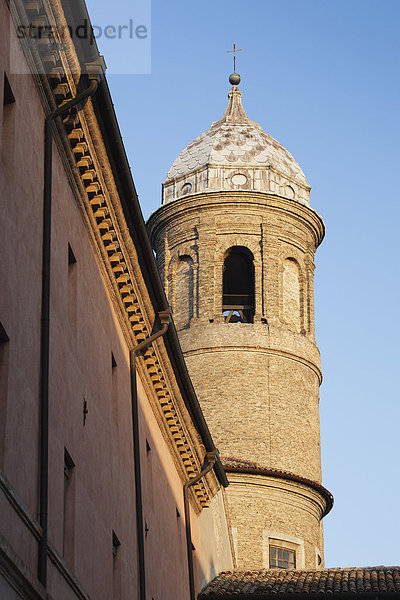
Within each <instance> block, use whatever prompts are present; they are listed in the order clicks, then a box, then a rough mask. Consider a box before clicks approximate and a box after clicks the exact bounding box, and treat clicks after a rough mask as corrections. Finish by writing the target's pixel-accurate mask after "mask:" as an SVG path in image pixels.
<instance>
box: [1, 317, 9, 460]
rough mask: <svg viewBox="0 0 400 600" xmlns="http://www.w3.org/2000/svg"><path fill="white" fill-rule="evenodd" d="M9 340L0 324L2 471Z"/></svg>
mask: <svg viewBox="0 0 400 600" xmlns="http://www.w3.org/2000/svg"><path fill="white" fill-rule="evenodd" d="M9 342H10V339H9V337H8V335H7V333H6V331H5V329H4V327H3V325H2V324H1V323H0V469H2V470H4V454H5V443H6V424H7V403H8V370H9V356H10V344H9Z"/></svg>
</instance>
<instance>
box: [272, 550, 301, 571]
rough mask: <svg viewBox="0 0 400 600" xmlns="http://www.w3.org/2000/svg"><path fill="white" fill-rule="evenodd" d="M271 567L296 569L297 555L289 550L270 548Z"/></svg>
mask: <svg viewBox="0 0 400 600" xmlns="http://www.w3.org/2000/svg"><path fill="white" fill-rule="evenodd" d="M269 566H270V568H271V569H295V568H296V553H295V551H294V550H290V549H289V548H278V547H277V546H270V547H269Z"/></svg>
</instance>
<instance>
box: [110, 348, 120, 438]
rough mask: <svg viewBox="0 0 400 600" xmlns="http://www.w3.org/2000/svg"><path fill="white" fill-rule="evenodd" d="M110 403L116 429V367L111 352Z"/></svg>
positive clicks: (117, 424)
mask: <svg viewBox="0 0 400 600" xmlns="http://www.w3.org/2000/svg"><path fill="white" fill-rule="evenodd" d="M111 402H112V413H113V418H114V423H115V426H116V427H117V428H118V426H119V423H118V367H117V361H116V360H115V356H114V353H113V352H111Z"/></svg>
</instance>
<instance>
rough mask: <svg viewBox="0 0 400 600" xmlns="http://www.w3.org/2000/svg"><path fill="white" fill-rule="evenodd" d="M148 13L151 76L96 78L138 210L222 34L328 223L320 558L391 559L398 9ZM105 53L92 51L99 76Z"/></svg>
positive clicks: (100, 8) (395, 526)
mask: <svg viewBox="0 0 400 600" xmlns="http://www.w3.org/2000/svg"><path fill="white" fill-rule="evenodd" d="M121 1H122V0H121ZM125 4H126V7H127V10H130V8H129V2H127V3H125ZM115 5H119V0H116V1H115V2H114V5H113V4H112V3H110V2H109V1H108V0H107V1H106V0H88V6H89V9H90V14H91V18H92V21H93V22H95V21H96V20H98V19H103V20H104V19H106V18H108V15H109V20H110V22H113V18H114V19H115V16H114V15H115V13H114V6H115ZM132 10H133V13H134V12H135V9H134V6H133V3H132ZM113 13H114V15H113ZM132 16H133V19H135V14H133V15H132ZM138 18H139V20H140V18H141V19H144V18H147V17H145V16H143V15H142V14H141V15H140V17H138ZM151 19H152V21H151V72H150V74H148V75H143V74H141V75H139V74H136V75H128V74H125V75H112V76H110V77H109V84H110V87H111V91H112V95H113V99H114V103H115V106H116V112H117V116H118V119H119V123H120V127H121V132H122V135H123V138H124V142H125V145H126V148H127V152H128V156H129V159H130V163H131V167H132V172H133V176H134V180H135V183H136V187H137V190H138V194H139V198H140V201H141V205H142V209H143V213H144V216H145V217H146V218H147V217H148V216H149V215H150V213H151V212H152V211H153V210H155V209H156V208H157V207H158V206H159V203H160V190H161V182H162V181H163V179H164V178H165V175H166V173H167V171H168V169H169V167H170V165H171V164H172V162H173V161H174V159H175V158H176V156H177V155H178V154H179V152H180V151H181V150H182V149H183V148H184V147H185V146H186V145H187V144H188V143H189V142H191V141H192V140H193V139H194V138H195V137H197V136H198V135H200V134H201V133H202V132H203V131H205V130H206V129H208V127H209V126H210V124H211V122H212V121H216V120H217V119H218V118H219V117H220V116H221V115H222V114H223V112H224V109H225V106H226V102H227V93H228V91H229V87H230V86H229V84H228V76H229V74H230V73H231V71H232V59H231V55H230V54H226V50H229V49H230V48H231V47H232V44H233V42H236V43H237V45H238V47H240V48H243V51H242V52H240V53H239V54H238V60H237V70H238V72H239V73H240V74H241V76H242V84H241V86H240V89H241V91H242V93H243V104H244V107H245V110H246V112H247V114H248V115H249V117H250V118H251V119H253V120H255V121H257V122H259V123H261V125H262V126H263V128H264V129H265V131H267V132H268V133H270V134H271V135H272V136H273V137H275V138H276V139H278V140H279V141H280V142H281V143H282V144H283V145H284V146H285V147H286V148H287V149H288V150H289V151H290V152H291V153H292V154H293V155H294V156H295V158H296V160H297V161H298V162H299V163H300V165H301V167H302V168H303V171H304V172H305V174H306V176H307V178H308V181H309V183H310V184H311V185H312V187H313V189H312V192H311V205H312V206H313V208H315V209H316V210H317V211H318V213H319V214H320V215H321V216H322V217H323V218H324V221H325V224H326V229H327V233H326V238H325V240H324V241H323V243H322V245H321V247H320V248H319V250H318V251H317V256H316V264H317V270H316V279H315V281H316V289H315V296H316V297H315V302H316V328H317V341H318V345H319V348H320V350H321V354H322V368H323V373H324V382H323V384H322V386H321V403H320V410H321V437H322V461H323V483H324V484H325V486H326V487H327V488H328V489H329V490H330V491H331V492H332V493H333V494H334V496H335V506H334V508H333V510H332V512H331V513H330V515H328V516H327V517H326V518H325V520H324V528H325V561H326V565H327V566H329V567H331V566H353V565H356V566H367V565H380V564H386V565H395V564H397V565H398V564H400V545H399V542H398V540H399V536H400V526H399V508H398V505H399V496H400V476H399V423H400V408H399V404H400V398H399V385H398V378H397V377H398V373H399V370H400V364H399V342H400V335H399V334H400V326H399V315H400V308H399V293H400V277H399V262H398V260H397V252H398V249H399V226H400V209H399V202H400V198H399V184H398V183H396V181H398V178H399V173H400V168H399V165H400V152H399V139H400V126H399V106H400V102H399V100H400V76H399V73H400V65H399V56H400V52H399V50H400V42H399V39H400V37H399V22H400V2H399V0H274V1H273V0H247V1H246V2H245V1H243V0H242V1H239V0H213V1H210V0H203V1H202V2H194V1H193V0H170V1H169V2H165V1H163V0H153V2H152V6H151ZM99 45H100V49H102V47H103V46H102V40H101V39H100V40H99ZM143 47H144V46H143ZM119 51H120V50H119V48H118V44H117V42H115V43H114V45H112V44H109V45H108V49H106V47H104V53H105V54H106V60H107V62H110V63H111V66H112V68H113V70H114V72H115V71H117V70H118V52H119ZM145 52H146V53H148V46H146V50H145ZM107 53H108V55H107ZM125 58H126V57H125ZM145 59H146V60H147V62H146V60H145V61H144V63H146V65H149V64H150V63H149V60H148V59H149V56H148V54H147V55H146V57H145ZM124 60H125V59H124ZM132 60H133V59H132ZM124 64H125V63H124ZM135 64H136V63H135ZM124 69H125V71H124V72H126V70H129V69H126V67H123V68H122V69H121V70H124Z"/></svg>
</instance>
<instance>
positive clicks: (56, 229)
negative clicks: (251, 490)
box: [0, 0, 233, 600]
mask: <svg viewBox="0 0 400 600" xmlns="http://www.w3.org/2000/svg"><path fill="white" fill-rule="evenodd" d="M85 18H87V13H86V9H85V6H84V3H83V2H80V1H79V2H60V1H59V0H50V2H45V1H43V2H42V1H41V0H37V1H34V2H31V1H29V2H25V1H21V2H19V1H16V2H11V3H8V2H6V0H2V1H1V2H0V24H1V35H0V45H1V52H0V94H1V98H2V99H3V102H2V106H1V116H0V127H1V129H0V141H1V162H0V188H1V217H0V221H1V228H2V235H1V237H0V255H1V266H0V270H1V304H0V323H1V324H0V343H1V345H0V358H1V371H0V597H1V598H2V600H3V599H4V600H11V599H13V600H14V599H16V598H32V599H33V598H34V599H39V598H43V599H44V598H53V599H57V600H63V599H76V598H79V599H81V600H84V599H85V600H86V599H89V598H92V599H96V600H97V599H99V600H101V599H104V600H110V599H111V598H113V599H114V600H123V599H128V598H132V597H139V598H141V600H144V599H145V598H149V599H154V600H161V599H165V598H171V599H172V598H174V600H175V599H177V598H178V599H179V598H181V599H182V600H183V599H184V598H185V599H186V598H188V597H189V595H190V594H192V595H193V590H194V591H195V592H196V593H197V592H198V591H199V590H200V589H201V587H202V585H204V583H205V582H206V581H208V580H209V579H210V577H213V576H214V575H215V574H217V573H218V572H219V571H220V570H221V568H224V567H225V568H229V566H230V567H232V566H233V562H232V551H231V540H230V538H229V533H228V524H227V519H226V512H225V501H224V496H223V494H224V492H223V490H224V486H226V485H227V481H226V477H225V473H224V470H223V468H222V465H221V462H220V459H219V457H218V454H217V452H216V448H215V445H214V442H213V439H212V437H211V435H210V432H209V430H208V427H207V424H206V422H205V420H204V417H203V415H202V412H201V410H200V407H199V404H198V401H197V398H196V396H195V394H194V391H193V387H192V385H191V382H190V379H189V377H188V374H187V370H186V366H185V363H184V360H183V356H182V353H181V350H180V346H179V343H178V341H177V337H176V332H175V328H174V325H173V322H172V321H171V320H170V318H169V311H168V303H167V301H166V298H165V295H164V292H163V289H162V286H161V283H160V280H159V277H158V275H157V272H156V267H155V263H154V258H153V253H152V250H151V247H150V245H149V242H148V238H147V233H146V229H145V225H144V222H143V219H142V215H141V212H140V208H139V205H138V202H137V196H136V192H135V188H134V184H133V182H132V179H131V176H130V173H129V168H128V165H127V160H126V156H125V153H124V149H123V145H122V142H121V137H120V135H119V130H118V126H117V123H116V119H115V114H114V111H113V108H112V102H111V98H110V94H109V90H108V87H107V82H106V80H105V76H104V68H103V62H102V60H101V57H99V55H98V51H97V49H96V46H95V44H93V43H88V44H87V45H86V46H85V44H84V42H83V41H82V42H80V43H79V46H76V45H75V44H74V42H73V40H72V39H71V37H70V36H69V35H68V27H72V28H74V27H75V28H76V27H77V26H79V24H80V23H81V22H82V20H83V19H85ZM29 23H34V24H36V25H37V26H39V25H40V26H41V27H43V28H45V29H44V30H45V31H51V35H49V36H46V35H45V36H43V38H41V39H40V40H38V39H29V37H22V38H21V36H19V35H18V32H19V31H21V29H20V27H22V26H26V25H27V24H29ZM67 26H68V27H67ZM76 98H81V99H82V101H81V102H80V103H79V104H78V105H77V106H75V107H73V106H72V104H74V99H76ZM71 103H72V104H71ZM55 111H58V112H55ZM49 173H50V176H49ZM149 338H150V339H149ZM146 340H147V341H146ZM208 465H210V466H211V467H212V468H211V470H210V469H208V471H207V474H205V475H204V476H202V477H201V478H200V479H199V481H198V482H197V483H196V485H193V486H191V487H190V488H188V490H187V492H186V496H185V498H186V501H187V502H185V498H184V493H183V489H184V485H185V483H188V482H189V480H190V479H192V478H193V477H195V476H197V475H198V474H199V473H201V472H202V471H203V470H204V468H205V467H207V466H208ZM185 505H186V506H185ZM185 508H186V510H187V511H188V515H185ZM188 517H190V527H189V532H188ZM188 546H189V547H190V557H189V556H188V553H187V548H188ZM189 558H190V559H191V566H192V570H191V572H190V569H189V563H190V561H189ZM155 574H156V575H155Z"/></svg>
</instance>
